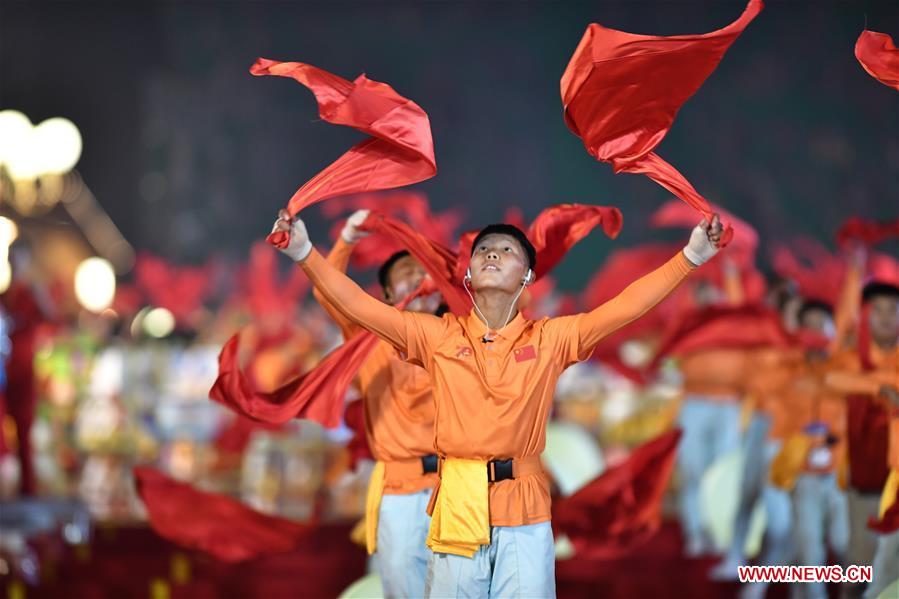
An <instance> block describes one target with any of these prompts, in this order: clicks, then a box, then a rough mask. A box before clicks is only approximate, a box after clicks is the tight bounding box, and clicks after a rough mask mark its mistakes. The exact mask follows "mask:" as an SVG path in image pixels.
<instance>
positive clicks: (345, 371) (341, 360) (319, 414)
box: [209, 283, 432, 428]
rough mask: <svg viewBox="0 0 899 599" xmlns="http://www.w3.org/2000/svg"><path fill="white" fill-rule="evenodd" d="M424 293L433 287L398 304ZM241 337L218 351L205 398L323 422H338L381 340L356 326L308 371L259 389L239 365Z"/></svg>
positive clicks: (253, 413)
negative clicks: (353, 386) (353, 385)
mask: <svg viewBox="0 0 899 599" xmlns="http://www.w3.org/2000/svg"><path fill="white" fill-rule="evenodd" d="M428 293H432V289H431V288H430V286H428V285H426V284H424V283H423V284H422V285H420V286H419V288H418V289H416V290H415V291H413V292H412V293H410V294H409V295H408V296H406V298H404V299H403V301H401V302H400V303H399V304H397V308H398V309H400V310H403V309H405V307H406V306H407V305H408V303H409V302H411V301H412V300H413V299H415V298H416V297H418V296H420V295H423V294H428ZM239 337H240V335H239V334H237V335H234V336H233V337H231V339H229V340H228V342H227V343H225V346H224V347H223V348H222V351H221V353H220V354H219V373H218V377H216V379H215V383H213V385H212V388H211V389H210V390H209V398H210V399H212V400H213V401H217V402H219V403H220V404H222V405H225V406H227V407H229V408H231V409H232V410H234V411H235V412H237V413H238V414H240V415H242V416H245V417H247V418H250V419H251V420H256V421H258V422H265V423H268V424H283V423H285V422H287V421H288V420H290V419H292V418H306V419H309V420H315V421H316V422H318V423H320V424H321V425H322V426H324V427H326V428H334V427H336V426H338V425H339V424H340V417H341V415H342V414H343V407H344V397H345V396H346V392H347V389H349V387H350V383H352V382H353V379H354V378H355V377H356V374H357V373H358V372H359V369H360V368H361V367H362V364H363V363H364V362H365V360H367V359H368V356H369V354H371V352H372V350H373V349H374V348H375V346H376V345H377V344H378V341H379V340H378V338H377V337H376V336H375V335H373V334H372V333H370V332H368V331H360V332H359V333H357V334H356V335H354V336H353V337H352V339H349V340H348V341H346V342H345V343H344V344H343V345H341V346H340V347H338V348H337V349H335V350H334V351H332V352H331V353H330V354H328V355H327V356H326V357H325V359H324V360H322V361H321V362H320V363H319V364H318V365H317V366H316V367H315V368H313V369H312V370H310V371H309V372H307V373H306V374H304V375H302V376H300V377H297V378H296V379H293V380H292V381H289V382H287V383H285V384H284V385H282V386H280V387H278V388H277V389H275V390H274V391H268V392H263V391H257V390H256V389H255V387H254V385H253V382H252V381H251V380H250V378H249V377H248V376H247V375H246V374H244V373H243V371H241V369H240V365H239V364H238V360H237V346H238V341H239Z"/></svg>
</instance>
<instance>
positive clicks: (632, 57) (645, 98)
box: [561, 0, 763, 245]
mask: <svg viewBox="0 0 899 599" xmlns="http://www.w3.org/2000/svg"><path fill="white" fill-rule="evenodd" d="M762 6H763V4H762V2H761V0H750V2H749V4H748V5H747V7H746V10H745V11H744V12H743V14H742V15H741V16H740V18H739V19H737V20H736V21H734V22H733V23H731V24H730V25H728V26H727V27H724V28H723V29H719V30H717V31H713V32H711V33H706V34H702V35H677V36H670V37H662V36H652V35H638V34H633V33H626V32H623V31H617V30H615V29H608V28H606V27H603V26H602V25H599V24H598V23H593V24H591V25H590V26H588V27H587V31H586V33H584V37H583V38H582V39H581V41H580V43H579V44H578V47H577V49H576V50H575V51H574V55H573V56H572V57H571V61H570V62H569V63H568V67H567V68H566V69H565V73H564V74H563V75H562V80H561V91H562V105H563V107H564V117H565V123H566V124H567V125H568V127H569V129H571V130H572V132H574V134H575V135H577V136H578V137H580V138H581V139H582V140H583V142H584V146H585V147H586V149H587V151H588V152H589V153H590V155H591V156H593V157H595V158H596V159H597V160H600V161H602V162H609V163H611V164H612V166H613V168H614V170H615V172H616V173H620V172H625V173H640V174H644V175H646V176H648V177H649V178H651V179H652V180H654V181H655V182H656V183H658V184H659V185H661V186H662V187H664V188H666V189H667V190H669V191H670V192H671V193H673V194H674V195H676V196H677V197H679V198H680V199H682V200H683V201H685V202H686V203H687V204H689V205H690V206H692V207H693V208H695V209H696V210H698V211H699V212H700V213H702V214H703V216H705V218H706V219H711V217H712V209H711V207H710V206H709V203H708V201H706V199H705V198H704V197H702V196H701V195H700V194H699V193H698V192H697V191H696V190H695V189H694V188H693V186H692V185H691V184H690V183H689V182H688V181H687V180H686V179H685V178H684V176H683V175H681V174H680V173H679V172H678V171H677V169H675V168H674V167H673V166H671V165H670V164H668V163H667V162H665V161H664V160H663V159H662V158H661V157H660V156H658V155H657V154H656V153H655V152H654V150H655V148H656V146H658V145H659V143H660V142H661V141H662V139H664V137H665V135H666V134H667V133H668V130H669V129H670V128H671V125H672V123H673V122H674V117H675V115H676V114H677V111H678V110H679V109H680V107H681V106H682V105H683V103H684V102H686V101H687V99H689V98H690V96H692V95H693V94H694V93H696V91H697V90H698V89H699V88H700V87H701V86H702V84H703V82H704V81H705V80H706V78H708V76H709V75H710V74H711V73H712V71H714V70H715V68H716V67H717V66H718V63H719V62H720V61H721V59H722V58H723V56H724V53H725V52H727V49H728V48H729V47H730V45H731V44H732V43H733V42H734V41H735V40H736V39H737V37H739V36H740V34H741V33H742V32H743V30H744V29H745V28H746V27H747V26H748V25H749V23H750V22H751V21H752V20H753V19H754V18H755V17H756V15H758V14H759V12H760V11H761V10H762ZM731 236H732V229H729V228H728V229H727V232H726V233H725V236H724V238H723V239H722V244H723V245H724V244H726V243H727V242H728V241H729V240H730V237H731Z"/></svg>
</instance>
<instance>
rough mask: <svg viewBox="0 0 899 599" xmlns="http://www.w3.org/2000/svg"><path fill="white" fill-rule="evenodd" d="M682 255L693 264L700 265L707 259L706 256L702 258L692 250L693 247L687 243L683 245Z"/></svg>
mask: <svg viewBox="0 0 899 599" xmlns="http://www.w3.org/2000/svg"><path fill="white" fill-rule="evenodd" d="M684 256H686V257H687V260H689V261H690V263H691V264H692V265H693V266H702V265H703V264H705V263H706V261H707V260H708V258H704V257H702V256H700V255H699V254H697V253H696V252H694V251H693V248H691V247H690V246H689V245H688V246H684Z"/></svg>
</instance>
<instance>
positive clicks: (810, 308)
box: [799, 299, 833, 322]
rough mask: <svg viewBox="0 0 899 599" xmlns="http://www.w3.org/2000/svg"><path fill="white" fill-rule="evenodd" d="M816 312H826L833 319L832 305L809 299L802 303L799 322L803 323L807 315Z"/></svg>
mask: <svg viewBox="0 0 899 599" xmlns="http://www.w3.org/2000/svg"><path fill="white" fill-rule="evenodd" d="M815 310H819V311H821V312H825V313H826V314H827V315H828V316H830V317H831V318H833V308H832V307H831V305H830V304H828V303H827V302H822V301H821V300H816V299H808V300H805V301H804V302H802V307H801V308H799V321H800V322H802V319H803V318H804V317H805V315H806V314H808V313H809V312H814V311H815Z"/></svg>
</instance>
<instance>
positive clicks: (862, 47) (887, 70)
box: [855, 29, 899, 90]
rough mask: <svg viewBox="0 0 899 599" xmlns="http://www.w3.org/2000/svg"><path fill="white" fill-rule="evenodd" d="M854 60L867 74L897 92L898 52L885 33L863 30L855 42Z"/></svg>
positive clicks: (898, 75)
mask: <svg viewBox="0 0 899 599" xmlns="http://www.w3.org/2000/svg"><path fill="white" fill-rule="evenodd" d="M855 58H857V59H858V62H859V64H861V65H862V68H864V69H865V70H866V71H868V74H869V75H871V76H872V77H874V78H875V79H877V80H878V81H880V82H881V83H883V84H884V85H886V86H888V87H892V88H893V89H896V90H899V50H897V49H896V46H895V45H894V44H893V38H891V37H890V36H889V35H887V34H886V33H878V32H876V31H868V30H867V29H865V30H864V31H862V33H861V35H859V36H858V41H856V42H855Z"/></svg>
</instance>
